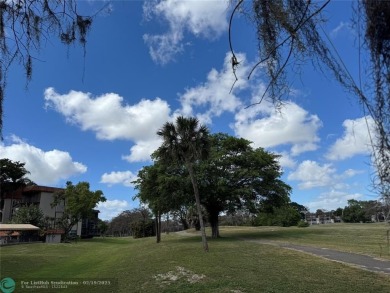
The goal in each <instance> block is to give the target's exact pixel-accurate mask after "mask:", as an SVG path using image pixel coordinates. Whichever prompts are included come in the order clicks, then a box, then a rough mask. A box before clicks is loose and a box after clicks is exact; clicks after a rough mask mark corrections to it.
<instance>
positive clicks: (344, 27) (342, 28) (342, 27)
mask: <svg viewBox="0 0 390 293" xmlns="http://www.w3.org/2000/svg"><path fill="white" fill-rule="evenodd" d="M342 32H347V33H349V34H351V33H354V30H353V28H352V25H351V24H350V23H349V22H344V21H341V22H340V23H339V25H338V26H337V27H335V28H334V29H333V30H332V31H331V32H330V36H331V37H332V38H336V37H337V36H338V35H340V33H342Z"/></svg>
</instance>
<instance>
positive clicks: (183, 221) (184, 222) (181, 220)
mask: <svg viewBox="0 0 390 293" xmlns="http://www.w3.org/2000/svg"><path fill="white" fill-rule="evenodd" d="M180 222H181V224H182V225H183V230H187V229H188V228H190V226H189V225H188V222H187V220H186V219H184V218H180Z"/></svg>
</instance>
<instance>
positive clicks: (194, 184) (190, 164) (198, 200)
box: [186, 162, 209, 252]
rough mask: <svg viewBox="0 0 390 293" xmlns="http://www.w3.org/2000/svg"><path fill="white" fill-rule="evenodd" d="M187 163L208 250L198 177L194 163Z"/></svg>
mask: <svg viewBox="0 0 390 293" xmlns="http://www.w3.org/2000/svg"><path fill="white" fill-rule="evenodd" d="M186 165H187V169H188V173H190V177H191V181H192V187H193V188H194V195H195V202H196V208H197V210H198V216H199V223H200V231H201V234H202V243H203V249H204V251H206V252H207V251H209V246H208V244H207V238H206V231H205V228H204V223H203V215H202V209H201V206H200V199H199V190H198V184H197V182H196V179H195V175H194V170H193V168H192V163H190V162H187V164H186Z"/></svg>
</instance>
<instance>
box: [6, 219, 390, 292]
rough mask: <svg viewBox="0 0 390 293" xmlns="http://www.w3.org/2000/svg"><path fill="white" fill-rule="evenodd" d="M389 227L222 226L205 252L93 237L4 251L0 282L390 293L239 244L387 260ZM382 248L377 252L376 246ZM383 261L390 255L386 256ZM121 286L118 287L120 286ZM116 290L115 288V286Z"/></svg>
mask: <svg viewBox="0 0 390 293" xmlns="http://www.w3.org/2000/svg"><path fill="white" fill-rule="evenodd" d="M387 228H388V227H387V226H385V225H383V224H382V225H377V224H362V225H344V224H343V225H321V226H317V227H309V228H303V229H302V228H301V229H298V228H278V227H259V228H251V227H222V228H221V235H222V238H221V239H217V240H211V239H210V242H209V246H210V252H208V253H204V252H203V251H202V245H201V241H200V237H199V236H197V235H194V236H181V235H178V234H175V233H171V234H169V235H165V234H164V235H163V238H162V243H160V244H156V243H155V239H154V238H148V239H132V238H120V239H119V238H105V239H101V238H95V239H91V240H85V241H80V242H78V243H70V244H69V243H68V244H44V243H43V244H25V245H16V246H6V247H2V248H0V253H1V255H0V260H1V278H4V277H11V278H13V279H14V280H15V282H16V286H17V287H16V290H15V291H14V292H33V290H24V291H23V290H20V284H21V281H24V282H30V281H36V280H38V281H46V280H49V281H50V280H57V281H58V280H64V281H68V280H75V281H80V282H82V281H90V280H92V281H98V280H103V281H107V278H109V279H110V280H109V281H110V282H111V285H110V286H105V285H100V284H99V286H97V287H91V286H86V285H85V286H82V285H77V286H76V285H75V286H70V287H68V288H67V289H59V288H55V289H37V290H36V292H235V293H243V292H332V293H333V292H390V277H389V276H386V275H381V274H376V273H371V272H367V271H364V270H361V269H358V268H353V267H350V266H347V265H344V264H340V263H336V262H331V261H326V260H323V259H321V258H316V257H313V256H310V255H307V254H304V253H300V252H296V251H291V250H286V249H282V248H279V247H274V246H270V245H262V244H258V243H253V242H248V241H244V240H242V239H244V238H245V239H247V238H248V239H249V238H251V239H266V240H274V241H283V242H291V243H297V244H306V245H313V246H319V245H320V246H322V247H330V248H335V249H340V250H345V251H354V252H364V253H366V254H374V255H375V254H377V253H378V252H380V249H379V243H381V245H382V254H384V250H385V249H387V246H386V245H387V232H386V231H387ZM377 246H378V247H377ZM386 257H388V254H387V252H386ZM115 282H117V286H115V284H114V283H115ZM112 284H114V285H112Z"/></svg>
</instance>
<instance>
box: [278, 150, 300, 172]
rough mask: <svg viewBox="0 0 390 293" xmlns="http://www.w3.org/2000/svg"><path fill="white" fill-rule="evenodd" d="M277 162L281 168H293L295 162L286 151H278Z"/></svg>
mask: <svg viewBox="0 0 390 293" xmlns="http://www.w3.org/2000/svg"><path fill="white" fill-rule="evenodd" d="M278 155H280V157H279V158H278V162H279V164H280V166H281V167H282V168H290V169H292V168H295V166H296V164H297V162H296V161H295V160H294V159H293V158H291V156H290V155H289V154H288V153H287V152H282V153H279V154H278Z"/></svg>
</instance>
